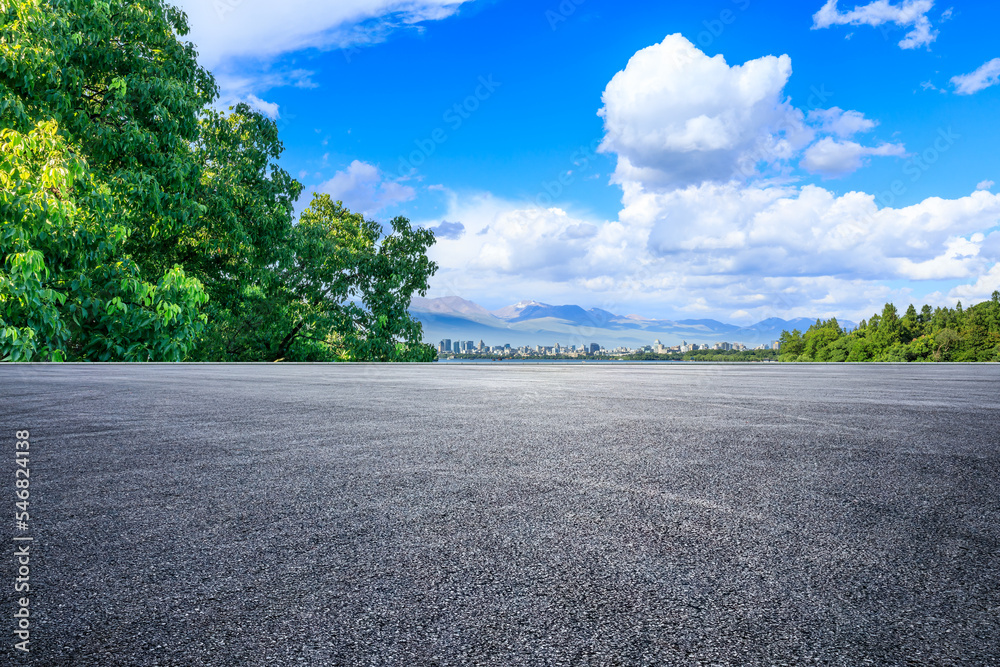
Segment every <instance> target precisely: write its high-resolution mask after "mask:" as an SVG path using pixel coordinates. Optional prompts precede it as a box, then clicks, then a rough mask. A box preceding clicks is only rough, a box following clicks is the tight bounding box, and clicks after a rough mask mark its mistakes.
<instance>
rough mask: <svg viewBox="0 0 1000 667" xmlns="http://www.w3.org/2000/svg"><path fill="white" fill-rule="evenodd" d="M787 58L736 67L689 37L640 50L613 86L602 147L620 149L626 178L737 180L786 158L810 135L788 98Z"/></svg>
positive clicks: (606, 97) (603, 111)
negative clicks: (639, 176)
mask: <svg viewBox="0 0 1000 667" xmlns="http://www.w3.org/2000/svg"><path fill="white" fill-rule="evenodd" d="M791 73H792V64H791V59H790V58H789V57H788V56H780V57H776V56H765V57H763V58H759V59H757V60H751V61H749V62H747V63H745V64H743V65H735V66H732V67H730V66H729V65H728V64H727V63H726V61H725V59H724V58H723V57H722V56H721V55H717V56H715V57H712V58H710V57H708V56H707V55H705V54H704V53H703V52H701V51H700V50H699V49H697V48H696V47H695V46H694V45H693V44H691V42H689V41H688V40H687V39H685V38H684V37H683V36H681V35H670V36H668V37H667V38H666V39H664V40H663V41H662V42H661V43H659V44H656V45H654V46H650V47H648V48H645V49H643V50H641V51H639V52H638V53H636V54H635V55H634V56H633V57H632V59H631V60H629V62H628V65H627V66H626V67H625V69H624V70H623V71H621V72H619V73H618V74H616V75H615V76H614V78H613V79H612V80H611V82H610V83H609V84H608V86H607V88H606V89H605V91H604V95H603V102H604V107H603V108H602V109H601V110H600V112H599V114H600V116H601V117H603V118H604V127H605V138H604V142H603V143H602V144H601V150H603V151H605V152H614V153H617V154H618V170H617V178H618V180H619V181H624V180H630V179H633V178H634V177H636V176H638V175H641V177H642V178H643V179H644V180H646V181H650V182H653V181H655V182H658V183H659V184H661V185H684V184H690V183H698V182H701V181H704V180H728V179H730V178H733V177H734V176H737V175H740V174H743V175H745V176H749V175H752V174H754V173H755V172H756V170H757V167H758V165H760V164H768V163H775V162H778V161H780V160H782V159H787V158H788V157H789V156H790V155H791V154H792V153H793V152H794V150H796V149H797V148H798V147H800V146H801V145H802V144H803V143H804V142H807V141H808V138H809V137H808V136H803V135H804V134H806V130H805V127H804V125H803V116H802V113H801V112H800V111H799V110H797V109H795V108H794V107H792V106H791V105H790V104H789V103H788V101H787V100H786V98H785V96H784V92H783V90H784V87H785V84H786V83H787V82H788V78H789V76H790V75H791Z"/></svg>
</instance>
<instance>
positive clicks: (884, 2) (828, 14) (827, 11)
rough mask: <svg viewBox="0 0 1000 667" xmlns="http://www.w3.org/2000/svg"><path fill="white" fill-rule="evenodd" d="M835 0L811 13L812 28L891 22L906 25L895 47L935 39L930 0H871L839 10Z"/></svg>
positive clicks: (909, 46) (874, 24)
mask: <svg viewBox="0 0 1000 667" xmlns="http://www.w3.org/2000/svg"><path fill="white" fill-rule="evenodd" d="M837 5H838V2H837V0H827V2H826V4H825V5H823V7H822V8H821V9H820V10H819V11H818V12H816V13H815V14H814V15H813V29H814V30H820V29H823V28H829V27H831V26H837V25H854V26H872V27H875V28H877V27H879V26H883V25H886V24H894V25H896V26H899V27H901V28H910V31H909V32H908V33H906V35H905V36H904V37H903V39H902V41H900V42H899V47H900V48H902V49H916V48H919V47H921V46H928V45H929V44H931V42H933V41H934V40H935V39H937V35H938V33H937V31H936V30H935V29H934V28H933V26H932V25H931V21H930V19H929V18H928V17H927V14H928V12H930V11H931V9H933V7H934V2H933V0H903V2H901V3H899V4H896V5H894V4H892V3H891V2H889V0H876V2H872V3H871V4H867V5H862V6H857V7H855V8H854V9H851V10H849V11H843V12H842V11H840V10H839V8H838V6H837Z"/></svg>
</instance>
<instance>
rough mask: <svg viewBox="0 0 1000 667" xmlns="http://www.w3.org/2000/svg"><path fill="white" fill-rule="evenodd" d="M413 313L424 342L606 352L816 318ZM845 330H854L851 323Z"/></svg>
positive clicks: (768, 334)
mask: <svg viewBox="0 0 1000 667" xmlns="http://www.w3.org/2000/svg"><path fill="white" fill-rule="evenodd" d="M410 312H411V313H412V314H413V316H414V317H416V318H417V319H418V320H420V322H421V323H422V324H423V327H424V340H426V341H427V342H430V343H434V344H435V345H436V344H437V342H438V341H440V340H442V339H445V338H450V339H451V340H471V341H475V342H477V343H478V342H479V341H480V340H483V341H484V342H485V343H486V344H487V345H504V344H507V343H509V344H510V345H512V346H514V347H518V346H521V345H555V344H556V343H559V344H560V345H581V344H582V345H588V344H590V343H598V344H600V345H603V346H604V347H607V348H614V347H619V346H626V347H640V346H643V345H651V344H652V343H653V341H654V340H659V341H660V342H661V343H663V344H664V345H677V344H679V343H681V342H683V341H687V342H688V343H716V342H721V341H726V342H730V343H743V344H745V345H748V346H757V345H760V344H762V343H770V342H771V341H774V340H777V339H778V337H779V336H781V332H782V331H784V330H788V331H791V330H792V329H799V330H800V331H805V330H806V329H808V328H809V327H810V326H811V325H812V324H814V323H815V321H816V320H815V319H809V318H798V319H794V320H783V319H780V318H777V317H772V318H769V319H766V320H762V321H760V322H757V323H756V324H753V325H750V326H740V325H736V324H726V323H724V322H719V321H717V320H658V319H649V318H645V317H641V316H639V315H615V314H614V313H612V312H609V311H607V310H602V309H600V308H591V309H589V310H585V309H584V308H581V307H580V306H574V305H564V306H552V305H549V304H545V303H539V302H537V301H521V302H519V303H516V304H514V305H512V306H507V307H505V308H501V309H499V310H493V311H490V310H487V309H486V308H483V307H482V306H480V305H479V304H477V303H473V302H472V301H468V300H466V299H463V298H461V297H457V296H446V297H441V298H437V299H424V298H420V297H415V298H414V299H413V302H412V303H411V304H410ZM840 324H841V326H843V327H845V328H847V329H852V328H854V327H855V326H856V325H855V324H854V323H853V322H847V321H842V322H841V323H840Z"/></svg>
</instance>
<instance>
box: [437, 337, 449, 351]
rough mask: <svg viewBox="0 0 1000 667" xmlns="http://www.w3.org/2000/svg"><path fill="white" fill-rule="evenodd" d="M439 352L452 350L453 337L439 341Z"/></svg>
mask: <svg viewBox="0 0 1000 667" xmlns="http://www.w3.org/2000/svg"><path fill="white" fill-rule="evenodd" d="M438 352H451V339H450V338H445V339H444V340H443V341H441V342H440V343H438Z"/></svg>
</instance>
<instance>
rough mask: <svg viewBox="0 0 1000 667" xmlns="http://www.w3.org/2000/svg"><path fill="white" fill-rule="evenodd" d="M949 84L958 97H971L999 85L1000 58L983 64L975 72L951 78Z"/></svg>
mask: <svg viewBox="0 0 1000 667" xmlns="http://www.w3.org/2000/svg"><path fill="white" fill-rule="evenodd" d="M951 83H952V85H953V86H955V92H956V93H958V94H959V95H972V94H973V93H978V92H979V91H980V90H985V89H986V88H989V87H990V86H995V85H997V84H998V83H1000V58H994V59H993V60H990V61H988V62H986V63H983V65H982V66H981V67H979V69H977V70H976V71H975V72H970V73H969V74H962V75H959V76H953V77H952V78H951Z"/></svg>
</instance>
